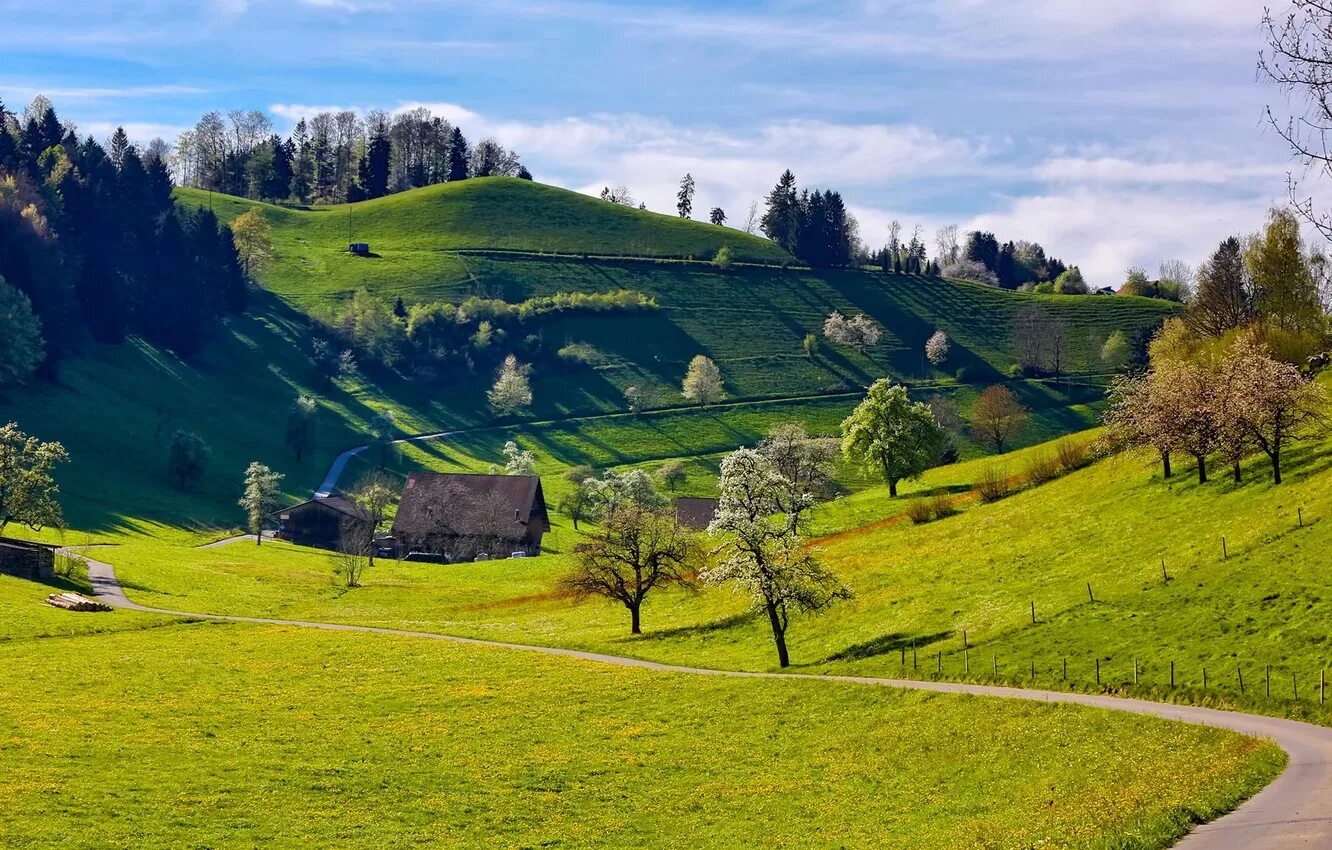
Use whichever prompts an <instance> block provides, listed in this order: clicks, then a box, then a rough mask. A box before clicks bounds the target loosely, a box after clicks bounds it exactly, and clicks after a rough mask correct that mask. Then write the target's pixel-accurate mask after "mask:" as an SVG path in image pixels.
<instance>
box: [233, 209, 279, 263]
mask: <svg viewBox="0 0 1332 850" xmlns="http://www.w3.org/2000/svg"><path fill="white" fill-rule="evenodd" d="M231 236H232V238H233V239H234V240H235V242H236V254H237V256H239V257H240V262H241V270H242V271H244V272H245V276H246V277H249V278H253V277H254V275H255V274H256V273H257V272H258V271H259V270H260V269H262V268H263V267H264V265H265V264H266V263H267V262H268V260H269V258H270V257H271V256H272V253H273V228H272V226H271V225H270V224H269V223H268V219H267V218H265V217H264V214H263V212H262V211H261V210H260V209H259V208H258V207H255V208H253V209H251V210H248V211H246V212H243V213H241V214H240V215H238V216H236V218H235V220H234V221H232V222H231Z"/></svg>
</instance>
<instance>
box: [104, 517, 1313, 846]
mask: <svg viewBox="0 0 1332 850" xmlns="http://www.w3.org/2000/svg"><path fill="white" fill-rule="evenodd" d="M250 539H253V538H250ZM224 542H225V541H224ZM215 545H216V544H215ZM87 560H88V576H89V578H90V579H91V581H92V586H93V592H94V593H95V594H96V595H97V596H98V598H100V599H101V600H102V601H103V602H106V603H108V604H110V605H113V606H115V607H117V608H127V609H130V610H134V611H147V612H150V613H155V614H174V615H178V616H182V617H193V618H196V619H207V620H225V621H229V622H238V623H263V624H268V625H278V626H299V627H303V628H311V629H326V630H328V631H336V632H369V633H372V634H382V635H398V636H402V637H413V638H423V639H427V640H447V641H452V642H454V643H461V644H468V645H472V646H486V647H495V648H499V649H511V650H519V651H524V652H538V653H541V654H543V655H556V656H561V657H564V658H575V659H579V660H582V661H593V662H597V663H601V664H618V665H621V666H625V667H638V668H642V669H645V670H659V671H665V672H670V673H688V674H691V675H699V676H732V677H737V678H746V679H777V678H781V679H808V680H816V681H822V682H839V683H851V684H859V685H875V686H879V687H888V688H903V689H911V690H921V691H936V692H940V693H951V694H972V695H975V696H985V697H1003V698H1007V699H1026V700H1034V701H1037V702H1056V703H1072V704H1077V705H1088V706H1094V707H1097V708H1108V709H1112V710H1115V711H1128V712H1131V713H1133V714H1147V715H1152V716H1154V717H1163V718H1166V719H1168V720H1180V721H1183V722H1186V723H1197V724H1201V725H1204V726H1215V727H1219V728H1223V729H1231V730H1234V731H1236V732H1240V733H1243V734H1246V735H1257V736H1259V737H1263V738H1269V739H1271V740H1272V741H1275V742H1276V743H1277V745H1278V746H1280V747H1281V748H1282V749H1284V750H1285V751H1286V753H1287V755H1288V756H1289V758H1290V761H1289V765H1288V766H1287V768H1286V770H1285V772H1284V773H1282V774H1281V775H1280V776H1279V777H1277V778H1276V780H1274V781H1273V782H1272V783H1271V784H1270V785H1268V786H1267V787H1266V788H1264V789H1263V790H1262V791H1261V792H1259V793H1258V794H1257V795H1256V796H1254V797H1253V798H1252V799H1251V800H1249V801H1248V802H1246V803H1245V804H1244V805H1242V806H1240V807H1239V808H1238V809H1236V810H1235V811H1234V812H1232V813H1230V814H1228V815H1226V816H1225V817H1222V818H1220V819H1218V820H1216V821H1213V822H1212V823H1209V824H1203V825H1201V826H1199V827H1197V828H1196V829H1195V830H1194V831H1193V832H1192V833H1190V834H1189V835H1188V836H1186V837H1185V838H1184V839H1183V840H1182V841H1180V842H1179V843H1178V844H1176V845H1175V846H1176V847H1179V848H1185V850H1293V848H1305V850H1313V848H1332V729H1329V728H1325V727H1322V726H1314V725H1311V724H1308V723H1299V722H1297V721H1294V720H1284V719H1281V718H1276V717H1264V716H1261V715H1255V714H1240V713H1237V712H1233V711H1218V710H1216V709H1212V708H1198V707H1195V706H1186V705H1171V704H1169V703H1160V702H1149V701H1146V700H1137V699H1123V698H1120V697H1111V696H1100V695H1092V694H1075V693H1065V692H1062V691H1040V690H1034V689H1033V690H1028V689H1025V688H1001V687H996V686H992V685H968V684H962V683H958V682H926V681H913V680H904V679H884V678H876V677H872V676H819V675H813V674H807V673H753V672H743V671H737V670H708V669H705V668H701V667H684V666H680V665H676V664H660V663H657V662H655V661H643V660H640V659H637V658H622V657H620V656H616V655H603V654H601V653H596V652H582V651H580V650H574V649H559V648H557V647H547V646H528V645H526V644H516V643H501V642H499V641H489V640H478V639H476V638H465V637H457V636H454V635H440V634H432V633H430V632H414V631H407V630H404V629H384V628H375V627H373V626H353V625H347V624H341V623H314V622H307V621H303V620H281V619H274V618H270V617H233V616H226V615H220V614H197V613H192V612H189V611H171V610H167V609H163V608H149V607H147V606H144V605H139V604H138V603H136V602H133V601H131V600H130V599H129V597H127V596H126V595H125V591H124V588H122V587H121V586H120V582H119V581H118V580H117V579H116V573H115V570H114V569H113V568H112V567H111V565H110V564H105V563H102V562H101V561H94V560H91V559H87Z"/></svg>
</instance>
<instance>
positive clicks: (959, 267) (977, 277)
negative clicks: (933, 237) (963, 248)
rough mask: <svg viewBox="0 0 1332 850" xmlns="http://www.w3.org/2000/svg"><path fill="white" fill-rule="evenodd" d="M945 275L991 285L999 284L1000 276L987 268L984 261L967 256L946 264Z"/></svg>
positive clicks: (954, 278)
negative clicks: (980, 261)
mask: <svg viewBox="0 0 1332 850" xmlns="http://www.w3.org/2000/svg"><path fill="white" fill-rule="evenodd" d="M943 276H944V277H946V278H952V279H953V280H973V281H975V282H976V283H984V284H987V285H989V286H998V285H999V277H998V276H997V275H996V274H995V273H994V272H992V271H990V270H989V269H987V268H986V267H985V265H984V264H983V263H979V262H977V261H976V260H969V259H967V258H966V257H963V258H961V259H958V260H954V261H953V262H951V263H949V264H947V265H945V266H944V268H943Z"/></svg>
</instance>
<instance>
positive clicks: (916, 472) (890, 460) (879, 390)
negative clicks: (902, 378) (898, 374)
mask: <svg viewBox="0 0 1332 850" xmlns="http://www.w3.org/2000/svg"><path fill="white" fill-rule="evenodd" d="M944 440H945V436H944V433H943V431H942V429H940V428H939V426H938V425H937V424H935V421H934V416H933V415H932V414H931V413H930V409H929V408H928V407H926V406H925V405H923V404H921V403H920V402H913V401H911V399H910V398H909V397H908V396H907V390H906V387H904V386H901V385H900V384H893V383H892V382H891V381H889V380H888V379H887V378H881V379H879V380H877V381H875V382H874V383H873V384H872V385H871V386H870V388H869V392H868V393H867V394H866V396H865V400H864V401H862V402H861V403H860V404H859V405H857V406H856V409H855V410H853V411H852V412H851V415H850V416H848V417H847V418H846V419H845V420H844V421H843V422H842V454H843V455H845V456H846V459H847V460H849V461H852V462H854V463H858V464H860V465H861V466H863V467H864V468H865V469H866V470H869V471H872V472H877V473H879V474H880V475H882V476H883V480H884V481H885V482H887V484H888V495H889V497H890V498H896V497H897V483H898V482H899V481H903V480H911V479H914V478H918V477H920V475H921V474H922V473H924V472H925V470H926V469H929V468H930V466H932V465H933V464H934V463H935V462H936V461H937V460H938V458H939V451H940V449H942V448H943V445H944Z"/></svg>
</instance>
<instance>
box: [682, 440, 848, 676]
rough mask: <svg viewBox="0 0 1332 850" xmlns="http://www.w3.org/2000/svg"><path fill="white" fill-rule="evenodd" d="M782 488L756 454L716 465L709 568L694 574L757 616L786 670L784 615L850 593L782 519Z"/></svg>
mask: <svg viewBox="0 0 1332 850" xmlns="http://www.w3.org/2000/svg"><path fill="white" fill-rule="evenodd" d="M790 489H791V488H790V483H789V482H788V481H786V480H785V479H784V477H783V476H782V474H781V472H780V471H778V469H777V467H776V464H774V463H773V462H772V460H770V459H769V458H768V457H767V456H765V455H764V454H763V453H762V452H760V451H758V450H756V449H738V450H736V451H734V452H732V453H731V454H729V455H727V456H726V458H725V459H724V460H723V461H722V465H721V483H720V491H721V492H720V498H719V499H718V505H717V513H716V515H715V516H714V518H713V520H712V523H711V525H709V526H708V533H709V534H710V535H712V536H714V537H717V538H720V540H721V545H720V547H719V548H718V550H717V554H718V555H719V556H720V558H719V560H718V561H717V563H716V564H715V565H713V566H711V567H709V568H707V569H706V570H704V571H703V572H702V573H701V574H700V576H699V577H700V578H701V579H702V580H703V581H705V582H707V583H711V584H720V583H734V584H735V585H737V586H738V587H739V588H740V589H742V590H743V591H745V592H746V593H747V594H748V595H749V596H750V597H751V598H752V599H753V600H754V603H755V606H756V607H757V608H759V609H760V610H761V611H763V612H764V613H765V614H766V616H767V619H768V624H769V627H770V628H771V629H772V637H773V642H774V643H775V644H776V648H777V663H778V665H779V666H781V667H783V668H784V667H787V666H789V665H790V663H791V659H790V654H789V653H788V651H787V647H786V634H787V630H788V629H789V628H790V625H791V615H792V614H794V613H798V612H814V611H819V610H822V609H823V608H826V607H827V606H828V605H830V604H832V603H833V602H835V601H836V600H838V599H848V598H850V596H851V591H850V590H849V589H848V588H846V587H845V586H844V585H843V584H842V583H841V581H840V580H839V579H838V578H837V576H836V575H834V574H833V573H832V572H830V571H829V570H828V569H827V568H825V567H824V566H823V565H822V564H820V563H819V561H818V559H817V558H816V557H815V553H814V552H813V551H811V550H810V549H809V547H808V546H806V545H805V541H804V539H803V537H802V535H801V529H800V527H799V523H798V522H793V521H791V519H790V518H789V517H788V516H787V515H785V514H783V513H782V504H781V503H782V500H783V499H784V495H785V494H787V493H789V492H790Z"/></svg>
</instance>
